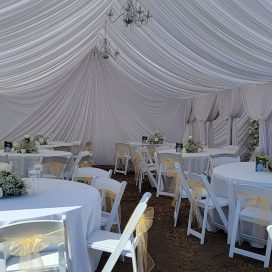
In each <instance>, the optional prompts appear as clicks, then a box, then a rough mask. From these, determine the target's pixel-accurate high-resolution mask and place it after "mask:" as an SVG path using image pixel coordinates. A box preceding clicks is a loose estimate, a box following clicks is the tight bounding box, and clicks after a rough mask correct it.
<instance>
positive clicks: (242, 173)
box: [211, 162, 272, 246]
mask: <svg viewBox="0 0 272 272" xmlns="http://www.w3.org/2000/svg"><path fill="white" fill-rule="evenodd" d="M234 182H236V183H242V184H249V185H255V186H261V187H265V188H269V189H272V173H267V172H256V171H255V162H236V163H228V164H223V165H220V166H217V167H215V168H214V170H213V175H212V180H211V185H212V187H213V189H214V191H215V194H216V195H217V196H221V197H225V198H228V199H229V230H228V236H229V239H230V236H231V231H232V226H233V220H234V213H235V205H236V200H235V194H234ZM253 228H255V230H256V227H254V226H252V225H250V224H247V226H245V230H246V231H247V232H248V233H250V232H252V231H253ZM258 232H259V234H256V233H254V235H257V236H259V237H262V236H263V235H264V234H265V228H263V230H262V229H261V228H260V229H259V231H258ZM252 245H254V244H252ZM255 245H257V244H255ZM257 246H258V245H257Z"/></svg>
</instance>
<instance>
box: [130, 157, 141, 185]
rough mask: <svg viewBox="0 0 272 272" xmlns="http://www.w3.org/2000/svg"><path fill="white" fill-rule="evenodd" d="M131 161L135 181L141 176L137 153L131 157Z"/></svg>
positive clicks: (139, 160) (139, 159)
mask: <svg viewBox="0 0 272 272" xmlns="http://www.w3.org/2000/svg"><path fill="white" fill-rule="evenodd" d="M132 162H133V165H134V171H135V181H136V183H137V182H138V181H139V178H140V176H141V158H140V156H139V155H138V154H134V155H133V157H132Z"/></svg>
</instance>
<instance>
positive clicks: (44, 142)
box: [33, 134, 48, 145]
mask: <svg viewBox="0 0 272 272" xmlns="http://www.w3.org/2000/svg"><path fill="white" fill-rule="evenodd" d="M33 140H34V141H35V142H38V143H39V144H40V145H47V143H48V141H47V138H46V137H45V136H44V135H42V134H38V135H36V136H35V137H34V139H33Z"/></svg>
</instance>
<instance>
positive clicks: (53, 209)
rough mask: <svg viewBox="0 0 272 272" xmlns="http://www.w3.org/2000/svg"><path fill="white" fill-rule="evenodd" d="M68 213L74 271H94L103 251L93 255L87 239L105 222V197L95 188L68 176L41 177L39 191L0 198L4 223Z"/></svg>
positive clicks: (0, 211) (52, 217) (1, 220)
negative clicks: (102, 212) (89, 251)
mask: <svg viewBox="0 0 272 272" xmlns="http://www.w3.org/2000/svg"><path fill="white" fill-rule="evenodd" d="M58 214H65V215H66V218H67V229H68V236H69V241H70V254H71V260H72V271H81V272H94V271H95V269H96V266H97V265H98V262H99V257H100V255H99V254H97V253H96V252H92V253H94V254H92V255H91V256H90V258H89V256H88V250H87V244H86V239H87V237H88V236H89V235H90V234H91V233H92V232H93V231H94V230H96V229H99V228H100V223H101V197H100V194H99V192H98V190H96V189H95V188H93V187H91V186H89V185H86V184H82V183H78V182H72V181H67V180H54V179H40V181H39V186H38V192H37V194H35V195H25V196H20V197H11V198H0V226H5V225H8V224H11V223H15V222H19V221H24V220H30V219H32V218H36V219H37V218H39V219H41V218H43V219H56V215H58Z"/></svg>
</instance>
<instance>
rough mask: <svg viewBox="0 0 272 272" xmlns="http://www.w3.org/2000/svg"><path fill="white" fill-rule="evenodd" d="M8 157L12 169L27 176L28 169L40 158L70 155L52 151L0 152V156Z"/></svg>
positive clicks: (69, 154)
mask: <svg viewBox="0 0 272 272" xmlns="http://www.w3.org/2000/svg"><path fill="white" fill-rule="evenodd" d="M6 155H8V157H9V160H10V161H12V168H13V169H16V171H17V172H18V173H19V174H21V175H23V176H24V177H27V176H28V169H29V168H31V167H33V166H34V164H37V163H39V162H40V159H41V157H51V156H62V157H70V156H72V153H70V152H64V151H54V150H41V151H40V152H39V153H24V154H22V153H13V152H9V153H5V152H4V151H3V150H1V151H0V156H6Z"/></svg>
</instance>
